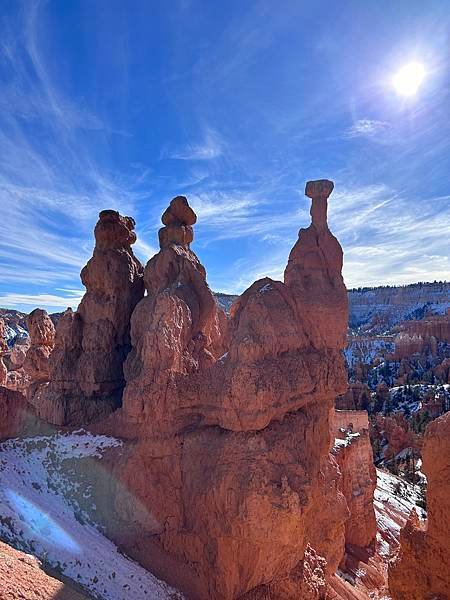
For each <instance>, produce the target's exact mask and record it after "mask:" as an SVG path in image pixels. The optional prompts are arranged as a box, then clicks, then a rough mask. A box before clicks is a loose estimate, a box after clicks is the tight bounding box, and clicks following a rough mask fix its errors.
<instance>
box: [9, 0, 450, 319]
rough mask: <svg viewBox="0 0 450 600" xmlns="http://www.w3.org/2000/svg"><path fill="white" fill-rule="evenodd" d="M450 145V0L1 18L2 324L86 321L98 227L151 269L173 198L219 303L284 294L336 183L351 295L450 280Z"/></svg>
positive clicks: (141, 5) (96, 5)
mask: <svg viewBox="0 0 450 600" xmlns="http://www.w3.org/2000/svg"><path fill="white" fill-rule="evenodd" d="M410 61H419V62H421V63H423V65H424V67H425V70H426V76H425V80H424V83H423V85H422V86H421V88H420V89H419V91H418V93H417V94H416V95H415V96H414V97H409V98H405V97H402V96H399V95H398V93H397V92H396V90H395V89H394V87H393V85H392V77H393V75H394V74H395V73H396V72H397V71H398V69H400V68H401V67H402V66H403V65H404V64H407V63H409V62H410ZM449 146H450V6H449V2H448V0H443V1H438V0H428V1H427V2H423V0H420V1H415V0H407V1H402V0H396V1H395V2H392V1H391V0H386V1H383V0H376V1H375V0H373V1H371V0H364V1H361V0H358V1H353V2H352V1H351V0H348V1H346V2H336V1H335V0H329V1H323V2H321V1H320V0H315V1H314V2H312V1H310V2H306V1H301V0H296V1H290V0H283V2H274V1H273V0H269V1H261V2H257V1H253V2H252V1H249V2H237V1H234V0H230V1H228V2H210V1H207V0H204V1H200V0H198V1H197V0H192V1H191V0H173V1H172V2H170V3H168V2H162V1H161V2H156V1H151V0H145V1H144V0H142V1H139V0H130V1H129V2H124V1H122V0H120V1H116V0H79V1H75V0H74V1H67V2H65V1H51V0H49V1H48V2H43V1H42V2H31V1H30V2H20V1H19V0H2V1H1V3H0V157H1V158H0V206H1V215H2V219H3V226H2V230H1V231H2V233H1V237H0V257H1V259H0V306H8V307H16V308H19V309H23V310H26V311H28V310H31V309H32V308H34V307H35V306H42V307H44V308H47V309H49V310H51V311H55V310H60V309H61V308H65V307H66V306H68V305H71V306H73V307H75V306H76V304H77V302H78V298H79V297H80V296H81V294H82V292H83V287H82V285H81V283H80V279H79V272H80V269H81V267H82V266H83V265H84V264H85V263H86V261H87V260H88V258H89V257H90V256H91V254H92V248H93V234H92V231H93V227H94V225H95V222H96V220H97V214H98V212H99V210H101V209H104V208H115V209H117V210H119V211H120V212H121V213H122V214H127V215H131V216H133V217H135V219H136V221H137V234H138V243H137V244H136V246H135V251H136V254H137V255H138V256H139V257H140V258H141V259H142V260H144V261H145V260H147V259H148V258H149V257H150V256H151V255H152V254H153V253H154V252H155V251H156V246H157V230H158V227H159V226H160V220H159V219H160V216H161V213H162V211H163V210H164V208H165V207H166V205H167V203H168V201H169V200H170V199H171V198H172V197H173V196H175V195H177V194H184V195H186V196H187V197H188V199H189V201H190V203H191V204H192V206H193V207H194V209H195V210H196V212H197V214H198V224H197V225H196V227H195V240H194V244H193V249H194V250H195V252H197V254H198V255H199V257H200V259H201V260H202V262H203V263H204V265H205V266H206V269H207V272H208V281H209V283H210V285H211V287H212V288H213V289H214V290H217V291H223V292H229V293H240V292H242V291H243V290H244V289H245V288H246V287H247V286H248V285H250V284H251V282H252V281H254V280H255V279H256V278H259V277H262V276H264V275H269V276H272V277H275V278H280V277H281V276H282V272H283V269H284V266H285V264H286V261H287V256H288V253H289V250H290V248H291V247H292V245H293V243H294V242H295V240H296V238H297V232H298V229H299V228H300V227H304V226H307V225H308V224H309V214H308V211H309V200H308V199H307V198H305V197H304V195H303V190H304V184H305V181H306V180H308V179H317V178H322V177H326V178H329V179H333V180H334V181H335V192H334V193H333V195H332V197H331V199H330V203H329V205H330V206H329V223H330V227H331V229H332V231H333V232H334V233H335V234H336V235H337V237H338V238H339V240H340V242H341V244H342V246H343V248H344V253H345V254H344V257H345V258H344V261H345V266H344V276H345V280H346V283H347V286H348V287H353V286H359V285H377V284H385V283H390V284H400V283H410V282H415V281H420V280H423V281H426V280H434V279H448V278H449V272H450V269H449V256H448V254H449V253H448V249H449V248H448V239H449V234H450V209H449V206H450V186H449V173H450V152H449V150H450V148H449Z"/></svg>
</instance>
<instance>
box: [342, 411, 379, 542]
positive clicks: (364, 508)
mask: <svg viewBox="0 0 450 600" xmlns="http://www.w3.org/2000/svg"><path fill="white" fill-rule="evenodd" d="M333 425H334V431H335V436H336V439H335V445H334V454H335V455H336V459H337V462H338V464H339V468H340V471H341V474H342V479H341V487H342V492H343V494H344V496H345V499H346V501H347V506H348V508H349V512H350V515H349V518H348V519H347V521H346V523H345V543H346V545H347V546H358V547H359V548H367V547H368V546H373V545H374V542H375V536H376V532H377V524H376V520H375V511H374V506H373V497H374V491H375V487H376V484H377V475H376V470H375V465H374V464H373V455H372V446H371V444H370V438H369V418H368V415H367V412H366V411H365V410H358V411H356V410H337V411H335V414H334V418H333Z"/></svg>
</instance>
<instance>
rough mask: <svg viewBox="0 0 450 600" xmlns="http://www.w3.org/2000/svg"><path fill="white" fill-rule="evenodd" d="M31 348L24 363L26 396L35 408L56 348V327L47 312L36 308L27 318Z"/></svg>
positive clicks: (42, 391)
mask: <svg viewBox="0 0 450 600" xmlns="http://www.w3.org/2000/svg"><path fill="white" fill-rule="evenodd" d="M27 328H28V332H29V336H30V347H29V348H28V350H27V353H26V355H25V358H24V361H23V369H24V372H25V374H26V376H27V379H28V386H27V389H26V396H27V399H28V401H29V402H31V403H32V404H34V405H35V406H36V405H38V404H39V402H40V398H41V396H42V394H43V393H44V391H45V389H46V387H47V384H48V381H49V377H50V372H49V357H50V354H51V352H52V350H53V348H54V346H55V327H54V325H53V323H52V320H51V319H50V317H49V316H48V314H47V311H45V310H43V309H41V308H36V309H35V310H33V311H32V312H31V313H30V314H29V315H28V317H27Z"/></svg>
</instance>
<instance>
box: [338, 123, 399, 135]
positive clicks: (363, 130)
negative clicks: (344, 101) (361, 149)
mask: <svg viewBox="0 0 450 600" xmlns="http://www.w3.org/2000/svg"><path fill="white" fill-rule="evenodd" d="M388 128H389V124H388V123H386V122H385V121H378V120H377V119H358V120H357V121H355V122H354V123H353V124H352V125H351V127H349V128H348V129H346V130H345V131H344V135H343V137H344V138H346V139H353V138H358V137H369V138H370V137H376V136H378V135H379V134H381V133H384V132H385V131H386V130H387V129H388Z"/></svg>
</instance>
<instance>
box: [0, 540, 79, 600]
mask: <svg viewBox="0 0 450 600" xmlns="http://www.w3.org/2000/svg"><path fill="white" fill-rule="evenodd" d="M75 586H76V584H74V583H72V582H70V581H64V582H63V581H59V580H58V579H56V578H55V577H54V576H52V575H49V574H48V573H46V572H45V571H44V570H43V568H42V563H41V562H40V561H39V560H38V559H37V558H36V557H35V556H33V555H32V554H26V553H25V552H20V551H19V550H15V549H14V548H12V547H11V546H8V545H7V544H4V543H3V542H0V598H1V600H52V599H56V598H57V599H58V600H89V596H87V595H86V594H84V593H82V592H81V591H77V590H76V589H75ZM77 587H78V586H77Z"/></svg>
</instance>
